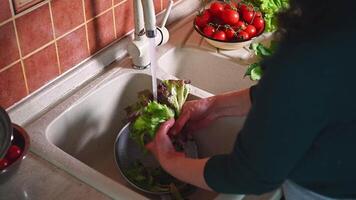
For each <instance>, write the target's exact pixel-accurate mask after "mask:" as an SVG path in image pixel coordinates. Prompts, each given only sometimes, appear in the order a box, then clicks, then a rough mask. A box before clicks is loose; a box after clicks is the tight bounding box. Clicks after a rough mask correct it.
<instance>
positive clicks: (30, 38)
mask: <svg viewBox="0 0 356 200" xmlns="http://www.w3.org/2000/svg"><path fill="white" fill-rule="evenodd" d="M15 22H16V27H17V33H18V35H19V41H20V47H21V52H22V55H23V56H25V55H28V54H29V53H31V52H32V51H34V50H36V49H38V48H40V47H41V46H43V45H45V44H47V43H48V42H50V41H52V40H53V29H52V23H51V17H50V12H49V6H48V4H45V5H43V6H41V7H39V8H37V9H36V10H34V11H32V12H30V13H27V14H25V15H23V16H21V17H19V18H17V19H16V20H15Z"/></svg>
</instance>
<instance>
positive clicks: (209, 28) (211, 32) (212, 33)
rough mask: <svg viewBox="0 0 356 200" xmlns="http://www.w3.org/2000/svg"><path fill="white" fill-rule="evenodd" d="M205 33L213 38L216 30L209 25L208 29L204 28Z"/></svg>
mask: <svg viewBox="0 0 356 200" xmlns="http://www.w3.org/2000/svg"><path fill="white" fill-rule="evenodd" d="M203 33H204V35H206V36H208V37H212V36H213V35H214V33H215V28H214V27H213V26H211V25H207V26H206V27H204V29H203Z"/></svg>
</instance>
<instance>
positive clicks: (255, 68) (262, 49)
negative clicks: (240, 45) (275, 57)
mask: <svg viewBox="0 0 356 200" xmlns="http://www.w3.org/2000/svg"><path fill="white" fill-rule="evenodd" d="M276 48H277V43H276V42H275V41H271V44H270V47H266V46H264V45H263V44H261V43H252V44H251V45H250V49H251V50H252V51H253V52H254V54H255V55H256V56H258V57H259V59H260V60H261V59H263V58H266V57H269V56H271V55H272V54H273V53H274V52H275V50H276ZM262 75H263V69H262V67H261V63H260V62H256V63H253V64H251V65H249V67H248V68H247V70H246V73H245V76H250V79H251V80H253V81H258V80H260V79H261V77H262Z"/></svg>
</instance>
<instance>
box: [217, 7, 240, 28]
mask: <svg viewBox="0 0 356 200" xmlns="http://www.w3.org/2000/svg"><path fill="white" fill-rule="evenodd" d="M221 19H222V20H223V22H224V23H225V24H229V25H235V24H236V23H237V22H238V21H239V13H238V12H237V11H235V10H231V9H225V10H224V11H223V12H222V13H221Z"/></svg>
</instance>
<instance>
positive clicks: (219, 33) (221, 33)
mask: <svg viewBox="0 0 356 200" xmlns="http://www.w3.org/2000/svg"><path fill="white" fill-rule="evenodd" d="M213 38H214V39H216V40H221V41H225V40H226V34H225V32H224V31H217V32H215V34H214V35H213Z"/></svg>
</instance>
